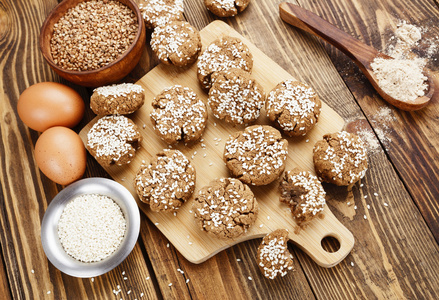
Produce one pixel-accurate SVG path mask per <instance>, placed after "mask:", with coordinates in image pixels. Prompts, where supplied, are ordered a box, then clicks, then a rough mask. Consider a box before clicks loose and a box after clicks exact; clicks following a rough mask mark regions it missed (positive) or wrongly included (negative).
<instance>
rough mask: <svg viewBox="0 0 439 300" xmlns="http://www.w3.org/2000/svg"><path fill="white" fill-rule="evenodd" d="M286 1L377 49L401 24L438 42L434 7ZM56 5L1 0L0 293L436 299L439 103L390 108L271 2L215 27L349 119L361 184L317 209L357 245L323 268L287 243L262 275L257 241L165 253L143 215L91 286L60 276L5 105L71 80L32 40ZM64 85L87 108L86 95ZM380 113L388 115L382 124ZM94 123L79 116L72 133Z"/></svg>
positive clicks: (417, 0) (194, 4)
mask: <svg viewBox="0 0 439 300" xmlns="http://www.w3.org/2000/svg"><path fill="white" fill-rule="evenodd" d="M184 2H185V18H186V20H187V21H189V22H190V23H191V24H192V25H194V26H195V27H197V28H198V29H202V28H203V27H205V26H206V25H207V24H209V23H210V22H212V21H213V20H215V19H216V18H215V17H214V16H213V15H212V14H210V13H209V12H208V11H207V10H206V9H205V7H204V5H203V1H202V0H185V1H184ZM297 2H298V4H299V5H300V6H302V7H304V8H307V9H309V10H311V11H313V12H315V13H316V14H317V15H320V16H322V17H323V18H325V19H326V20H328V21H329V22H331V23H333V24H335V25H336V26H338V27H339V28H341V29H342V30H344V31H346V32H348V33H349V34H351V35H353V36H354V37H356V38H358V39H360V40H362V41H364V42H365V43H366V44H369V45H372V46H374V47H376V48H377V49H379V50H385V49H386V48H387V46H388V45H389V44H390V43H392V39H391V36H392V35H393V33H394V31H395V29H396V25H397V23H398V21H399V20H406V21H407V22H408V23H411V24H415V25H417V26H420V27H423V28H424V29H425V30H424V33H423V34H424V36H423V38H424V39H423V40H424V41H425V42H424V43H420V45H419V46H418V53H420V54H421V55H422V54H425V51H426V49H427V47H428V42H427V41H428V40H430V41H434V40H435V41H436V42H437V41H438V40H439V28H438V24H439V9H438V3H437V2H436V1H433V0H392V1H390V0H386V1H383V0H326V1H314V0H298V1H297ZM56 4H57V1H54V0H50V1H49V0H0V68H1V71H2V72H1V77H0V92H1V93H0V114H1V118H0V126H1V127H0V129H1V130H0V137H1V145H0V153H1V160H0V172H1V174H0V180H1V185H0V189H1V193H0V201H1V202H0V204H1V205H0V224H1V229H0V231H1V258H2V259H1V260H0V299H11V298H14V299H37V298H47V299H51V298H53V299H120V298H123V299H141V298H142V295H143V299H162V298H163V299H257V298H259V299H314V298H318V299H347V298H349V299H404V298H407V299H439V271H438V270H439V246H438V243H439V179H438V178H439V153H438V150H437V149H439V117H438V116H439V101H438V99H437V98H436V99H434V100H433V102H432V103H431V104H430V105H429V106H427V107H426V108H424V109H422V110H420V111H416V112H404V111H399V110H397V109H395V108H393V107H390V106H388V105H387V104H386V103H385V102H384V101H383V100H382V99H381V98H380V97H379V96H378V94H377V93H376V92H375V91H374V90H373V89H372V86H371V85H370V84H369V83H368V82H367V80H366V77H365V76H364V75H363V74H362V73H361V72H360V71H359V69H358V68H357V67H356V66H355V65H354V64H353V63H352V62H351V61H350V60H349V59H348V58H347V57H346V56H345V55H343V54H342V53H341V52H339V51H338V50H336V49H335V48H333V47H332V46H330V45H328V44H326V43H324V42H322V41H320V40H318V39H316V38H315V37H313V36H310V35H309V34H305V33H303V32H301V31H299V30H296V29H295V28H292V27H291V26H289V25H287V24H285V23H283V22H282V21H281V20H280V19H279V15H278V4H279V1H278V0H253V1H252V2H251V4H250V5H249V7H248V8H247V10H246V11H244V12H243V13H242V14H241V15H239V16H237V17H235V18H229V19H224V20H225V21H226V22H227V23H228V24H229V25H231V26H232V27H233V28H235V29H236V30H237V31H238V32H239V33H241V34H242V35H243V36H245V37H246V38H248V39H249V40H250V41H251V42H252V43H254V44H255V45H256V46H258V47H259V48H260V49H261V50H262V51H263V52H264V53H266V54H267V55H268V56H269V57H270V58H272V59H273V60H274V61H276V62H277V63H278V64H279V65H280V66H282V67H283V68H284V69H286V70H287V71H288V72H290V73H291V74H292V75H293V76H294V77H295V78H297V79H299V80H301V81H304V82H307V83H309V84H310V85H312V86H313V87H314V88H315V89H316V91H317V92H318V94H319V95H321V97H322V98H323V99H325V101H326V103H327V104H328V105H329V106H331V107H332V108H333V109H334V110H335V111H337V112H338V113H339V114H340V115H341V116H342V117H343V118H344V119H345V120H346V121H347V122H348V123H349V122H352V121H354V123H353V124H354V125H352V126H350V130H353V131H356V130H357V131H358V130H361V133H362V134H365V133H366V134H369V136H370V137H371V138H372V142H375V146H376V147H375V148H374V149H373V151H371V152H370V153H369V163H370V169H369V170H368V172H367V173H366V176H365V178H364V179H363V180H362V181H361V184H360V183H357V184H356V185H355V186H354V187H353V188H352V190H350V191H348V190H347V189H346V188H343V187H335V186H332V185H325V189H326V191H327V194H328V196H327V200H328V205H329V207H330V208H331V210H332V211H333V213H334V214H335V216H336V217H337V218H338V219H339V220H340V221H341V222H342V223H343V224H344V225H345V226H346V227H347V228H348V229H349V230H350V231H351V232H352V233H353V235H354V237H355V239H356V243H355V246H354V248H353V250H352V252H351V253H350V254H349V255H348V256H347V257H346V259H345V260H343V261H342V262H341V263H340V264H338V265H337V266H335V267H333V268H330V269H325V268H322V267H319V266H318V265H317V264H316V263H314V262H313V261H312V260H311V259H310V258H309V257H308V256H307V255H306V254H305V253H304V252H302V251H301V250H299V249H298V248H297V247H295V246H294V245H293V244H291V245H290V246H289V249H290V251H291V252H292V254H293V256H294V265H295V272H292V273H289V274H288V275H287V276H285V277H283V278H278V279H276V280H267V279H265V278H264V277H263V276H262V274H261V273H260V272H259V270H258V266H257V263H256V259H255V257H256V252H257V247H258V245H259V243H260V242H261V240H260V239H257V240H252V241H248V242H244V243H242V244H239V245H236V246H234V247H232V248H230V249H228V250H226V251H223V252H221V253H219V254H217V255H216V256H214V257H213V258H211V259H209V260H208V261H206V262H205V263H202V264H199V265H196V264H192V263H190V262H188V261H187V260H186V259H184V258H183V257H182V256H181V255H180V254H179V253H178V252H177V251H176V250H175V249H174V247H173V246H172V245H169V247H168V246H167V244H168V241H167V239H166V238H165V237H164V236H163V235H162V234H161V233H160V232H159V230H158V229H157V228H156V227H155V226H154V224H152V223H151V222H150V221H149V220H148V219H147V218H146V217H145V215H143V214H142V225H141V230H140V236H139V239H138V243H137V244H136V246H135V248H134V250H133V252H132V253H131V254H130V255H129V256H128V258H127V259H126V260H125V261H124V262H123V263H122V264H121V265H120V266H118V267H117V268H115V269H114V270H113V271H111V272H109V273H107V274H105V275H102V276H99V277H96V278H93V279H79V278H74V277H71V276H68V275H65V274H63V273H61V272H60V271H58V270H57V269H56V268H55V267H53V266H52V265H51V263H50V262H49V261H48V260H47V258H46V256H45V254H44V252H43V249H42V246H41V242H40V226H41V220H42V218H43V215H44V212H45V210H46V208H47V205H48V204H49V203H50V201H51V199H52V198H53V197H54V196H55V195H56V194H57V193H58V192H59V191H60V190H61V189H62V188H63V187H62V186H59V185H56V184H54V183H53V182H52V181H50V180H49V179H47V178H46V177H45V176H44V175H43V174H42V173H41V172H40V171H39V170H38V167H37V165H36V163H35V160H34V156H33V150H34V145H35V142H36V139H37V138H38V135H39V133H37V132H35V131H33V130H30V129H29V128H27V127H26V126H25V125H24V124H23V123H22V122H21V121H20V119H19V118H18V115H17V110H16V104H17V99H18V96H19V95H20V93H21V92H22V91H23V90H24V89H25V88H27V87H28V86H30V85H31V84H34V83H37V82H42V81H57V82H62V83H66V84H68V85H71V84H69V83H67V82H65V81H64V80H62V79H60V78H59V77H58V76H57V75H55V74H54V73H53V72H52V71H51V70H50V68H49V67H48V65H47V64H46V63H45V62H44V60H43V58H42V56H41V54H40V51H39V49H38V44H37V41H38V34H39V29H40V27H41V25H42V23H43V21H44V19H45V17H46V16H47V15H48V14H49V12H50V10H51V9H52V8H53V7H54V6H55V5H56ZM393 42H394V41H393ZM147 48H148V51H147V52H145V53H144V54H143V57H142V59H141V62H140V63H139V65H138V66H136V68H135V69H134V71H133V72H132V73H131V74H130V76H129V77H128V78H126V79H125V81H130V82H135V81H136V80H138V79H139V78H141V77H142V76H143V75H144V74H145V73H146V72H147V71H148V70H150V69H151V68H152V67H153V66H155V65H156V64H157V59H156V58H155V57H154V55H153V54H152V53H151V50H150V48H149V47H147ZM438 57H439V56H438V54H437V53H436V54H434V55H433V57H432V58H431V59H430V64H429V66H430V68H431V69H433V70H434V71H435V72H436V74H438V69H439V61H438ZM71 86H73V85H71ZM438 86H439V84H438ZM73 87H74V88H75V89H76V90H77V91H79V92H80V94H81V95H82V96H83V98H84V101H85V102H86V105H88V104H89V97H90V92H91V90H90V89H85V88H81V87H78V86H73ZM383 108H388V109H390V115H389V116H387V117H386V118H383V117H382V114H381V113H380V112H383ZM92 117H93V114H92V112H91V110H89V109H87V112H86V115H85V117H84V119H83V120H82V122H81V124H79V125H78V126H77V127H76V128H75V129H76V131H79V130H80V129H81V128H82V127H83V126H84V125H85V124H87V122H88V121H90V120H91V119H92ZM95 176H101V177H109V176H108V174H106V173H105V171H104V170H103V169H102V168H101V167H100V166H99V165H98V164H97V163H96V161H95V160H94V159H93V158H92V157H90V156H88V160H87V170H86V174H85V177H95ZM366 196H367V197H366ZM384 203H387V204H388V206H385V205H384ZM354 205H356V207H357V209H354ZM364 216H366V218H365V217H364ZM325 246H326V247H328V248H333V247H335V244H334V243H333V242H328V243H327V244H326V245H325ZM118 286H120V290H121V291H120V292H119V293H118V294H117V295H115V293H114V291H116V293H117V291H118V290H119V288H118Z"/></svg>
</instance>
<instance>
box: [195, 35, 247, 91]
mask: <svg viewBox="0 0 439 300" xmlns="http://www.w3.org/2000/svg"><path fill="white" fill-rule="evenodd" d="M231 68H240V69H242V70H244V71H246V72H249V73H250V72H251V71H252V68H253V55H252V54H251V53H250V49H249V48H248V47H247V45H245V44H244V43H243V42H242V41H241V40H240V39H238V38H235V37H231V36H224V37H222V38H219V39H216V40H215V41H213V42H212V43H211V44H210V45H209V46H207V48H206V49H205V50H204V51H203V53H202V54H201V55H200V57H199V59H198V63H197V76H198V80H199V82H200V83H201V86H202V87H203V88H205V89H210V87H211V86H212V82H211V77H212V75H213V74H214V73H215V72H218V71H224V70H228V69H231Z"/></svg>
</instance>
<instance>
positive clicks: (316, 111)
mask: <svg viewBox="0 0 439 300" xmlns="http://www.w3.org/2000/svg"><path fill="white" fill-rule="evenodd" d="M321 107H322V102H321V101H320V99H319V97H318V96H317V94H316V92H315V91H314V90H313V89H312V88H311V87H310V86H308V85H306V84H304V83H301V82H299V81H293V80H286V81H283V82H281V83H279V84H278V85H277V86H276V87H275V88H274V89H273V90H272V91H271V92H270V93H269V94H268V97H267V101H266V103H265V109H266V111H267V116H268V118H269V119H270V121H272V122H274V124H275V125H276V127H278V128H280V129H281V130H282V131H283V132H284V133H285V134H286V135H288V136H301V135H306V134H307V133H308V132H309V131H310V130H311V129H312V128H313V127H314V125H315V124H316V123H317V121H318V119H319V115H320V109H321Z"/></svg>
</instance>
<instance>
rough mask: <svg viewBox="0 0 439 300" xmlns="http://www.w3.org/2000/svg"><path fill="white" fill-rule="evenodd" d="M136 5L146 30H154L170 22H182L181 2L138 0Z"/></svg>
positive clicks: (182, 8)
mask: <svg viewBox="0 0 439 300" xmlns="http://www.w3.org/2000/svg"><path fill="white" fill-rule="evenodd" d="M137 3H138V5H139V9H140V12H141V13H142V16H143V20H144V21H145V26H146V28H149V29H154V28H155V27H158V26H163V25H166V24H168V23H169V22H170V21H181V20H183V11H184V5H183V0H139V1H138V2H137Z"/></svg>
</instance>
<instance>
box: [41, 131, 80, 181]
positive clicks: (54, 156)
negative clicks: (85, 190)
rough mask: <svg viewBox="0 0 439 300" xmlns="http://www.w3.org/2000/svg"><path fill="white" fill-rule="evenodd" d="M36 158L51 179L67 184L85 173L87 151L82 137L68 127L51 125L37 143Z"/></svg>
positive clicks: (42, 170)
mask: <svg viewBox="0 0 439 300" xmlns="http://www.w3.org/2000/svg"><path fill="white" fill-rule="evenodd" d="M35 160H36V162H37V165H38V167H39V168H40V170H41V172H43V173H44V175H46V176H47V177H48V178H49V179H50V180H52V181H54V182H56V183H58V184H62V185H67V184H70V183H72V182H74V181H75V180H78V179H80V178H81V177H82V175H84V172H85V166H86V152H85V147H84V144H83V143H82V140H81V138H80V137H79V135H78V134H76V132H74V131H73V130H71V129H69V128H67V127H61V126H56V127H51V128H49V129H47V130H46V131H44V132H43V133H42V134H41V135H40V137H39V138H38V140H37V143H36V144H35Z"/></svg>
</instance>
